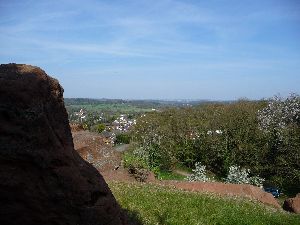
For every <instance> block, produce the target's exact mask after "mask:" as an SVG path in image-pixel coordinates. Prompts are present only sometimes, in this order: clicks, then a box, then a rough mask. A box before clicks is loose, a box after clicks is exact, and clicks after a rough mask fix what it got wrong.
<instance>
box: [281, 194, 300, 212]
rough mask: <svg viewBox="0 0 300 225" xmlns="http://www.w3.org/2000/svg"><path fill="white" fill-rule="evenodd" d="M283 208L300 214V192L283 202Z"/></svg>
mask: <svg viewBox="0 0 300 225" xmlns="http://www.w3.org/2000/svg"><path fill="white" fill-rule="evenodd" d="M283 209H284V210H286V211H289V212H294V213H298V214H300V193H299V194H297V195H296V197H295V198H288V199H286V200H285V201H284V203H283Z"/></svg>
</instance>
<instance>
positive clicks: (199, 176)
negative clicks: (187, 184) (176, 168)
mask: <svg viewBox="0 0 300 225" xmlns="http://www.w3.org/2000/svg"><path fill="white" fill-rule="evenodd" d="M192 171H193V174H191V175H189V176H187V177H186V179H187V180H188V181H202V182H209V181H212V180H211V179H210V178H209V177H207V174H206V166H203V165H201V162H197V163H196V164H195V169H193V170H192Z"/></svg>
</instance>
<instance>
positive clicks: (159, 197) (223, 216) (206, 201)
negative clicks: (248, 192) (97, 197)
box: [109, 182, 300, 225]
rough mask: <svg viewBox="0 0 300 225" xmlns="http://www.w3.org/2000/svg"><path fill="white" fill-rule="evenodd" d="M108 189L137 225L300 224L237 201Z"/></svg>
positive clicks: (162, 190)
mask: <svg viewBox="0 0 300 225" xmlns="http://www.w3.org/2000/svg"><path fill="white" fill-rule="evenodd" d="M109 186H110V188H111V190H112V192H113V194H114V196H115V197H116V199H117V200H118V202H119V203H120V204H121V206H122V207H123V208H124V209H126V210H127V211H128V214H129V215H130V216H131V220H132V221H139V223H137V224H165V225H169V224H172V225H177V224H178V225H179V224H182V225H194V224H195V225H196V224H199V225H200V224H220V225H221V224H230V225H232V224H249V225H250V224H251V225H254V224H272V225H273V224H274V225H276V224H278V225H283V224H295V225H296V224H300V216H299V215H293V214H290V213H286V212H283V211H280V210H275V209H273V208H271V207H265V206H263V205H261V204H260V203H257V202H251V201H249V200H243V199H240V198H221V197H218V196H214V195H210V194H200V193H191V192H184V191H179V190H174V189H170V188H166V187H160V186H154V185H149V184H126V183H117V182H111V183H109Z"/></svg>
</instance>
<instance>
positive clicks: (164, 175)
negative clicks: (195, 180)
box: [157, 171, 186, 180]
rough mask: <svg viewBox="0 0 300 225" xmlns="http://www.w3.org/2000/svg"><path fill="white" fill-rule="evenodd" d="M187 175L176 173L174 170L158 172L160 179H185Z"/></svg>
mask: <svg viewBox="0 0 300 225" xmlns="http://www.w3.org/2000/svg"><path fill="white" fill-rule="evenodd" d="M185 178H186V176H183V175H181V174H177V173H174V172H172V171H159V172H158V173H157V179H160V180H184V179H185Z"/></svg>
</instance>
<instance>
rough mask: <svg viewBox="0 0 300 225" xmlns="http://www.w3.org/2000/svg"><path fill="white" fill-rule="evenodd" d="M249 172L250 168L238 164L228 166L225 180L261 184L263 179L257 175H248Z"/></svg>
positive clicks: (259, 185) (227, 181) (233, 182)
mask: <svg viewBox="0 0 300 225" xmlns="http://www.w3.org/2000/svg"><path fill="white" fill-rule="evenodd" d="M249 174H250V169H244V168H240V167H239V166H230V167H229V173H228V175H227V177H226V178H225V182H226V183H232V184H252V185H255V186H258V187H262V186H263V182H264V181H265V179H263V178H260V177H259V176H253V177H250V176H249Z"/></svg>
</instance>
